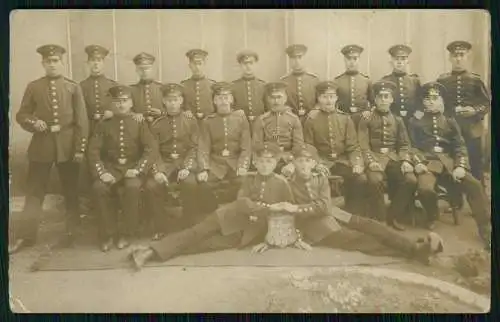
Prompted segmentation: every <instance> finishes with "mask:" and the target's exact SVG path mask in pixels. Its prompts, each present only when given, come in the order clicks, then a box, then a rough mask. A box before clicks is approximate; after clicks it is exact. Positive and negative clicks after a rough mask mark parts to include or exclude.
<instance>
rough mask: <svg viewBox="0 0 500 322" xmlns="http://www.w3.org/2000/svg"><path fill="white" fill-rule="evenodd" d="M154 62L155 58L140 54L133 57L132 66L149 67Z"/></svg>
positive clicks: (143, 53)
mask: <svg viewBox="0 0 500 322" xmlns="http://www.w3.org/2000/svg"><path fill="white" fill-rule="evenodd" d="M154 62H155V56H153V55H151V54H148V53H145V52H142V53H139V54H137V55H136V56H135V57H134V64H136V65H143V64H144V65H151V64H153V63H154Z"/></svg>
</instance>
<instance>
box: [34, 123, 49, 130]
mask: <svg viewBox="0 0 500 322" xmlns="http://www.w3.org/2000/svg"><path fill="white" fill-rule="evenodd" d="M33 127H34V128H35V130H37V131H38V132H43V131H45V130H47V123H45V121H43V120H36V121H35V124H33Z"/></svg>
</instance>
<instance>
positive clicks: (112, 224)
mask: <svg viewBox="0 0 500 322" xmlns="http://www.w3.org/2000/svg"><path fill="white" fill-rule="evenodd" d="M115 190H116V187H113V186H111V185H109V184H106V183H104V182H102V181H101V180H95V181H94V183H93V185H92V191H93V194H94V199H95V204H96V206H97V210H98V216H99V236H100V238H101V240H102V241H105V240H107V239H108V238H112V237H114V236H115V234H116V230H117V225H118V223H117V218H116V207H115V206H114V203H115V198H113V197H115V192H116V191H115Z"/></svg>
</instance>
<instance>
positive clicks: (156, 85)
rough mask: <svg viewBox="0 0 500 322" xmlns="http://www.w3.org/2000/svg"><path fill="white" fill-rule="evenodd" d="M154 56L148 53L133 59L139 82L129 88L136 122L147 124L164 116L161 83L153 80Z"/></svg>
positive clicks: (140, 54)
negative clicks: (143, 121)
mask: <svg viewBox="0 0 500 322" xmlns="http://www.w3.org/2000/svg"><path fill="white" fill-rule="evenodd" d="M154 62H155V56H153V55H151V54H148V53H144V52H142V53H139V54H138V55H136V56H135V57H134V64H135V68H136V72H137V74H138V75H139V78H140V80H139V82H138V83H137V84H134V85H132V86H131V89H132V99H133V102H134V107H133V111H134V112H135V113H136V116H135V118H136V119H137V120H140V121H142V120H144V119H146V120H147V121H148V122H149V123H151V122H153V121H154V120H155V119H157V118H158V117H160V116H163V115H166V111H165V109H164V107H163V104H162V95H161V86H162V85H161V83H160V82H158V81H155V80H154V79H153V73H154V70H153V64H154Z"/></svg>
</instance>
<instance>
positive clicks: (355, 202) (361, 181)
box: [331, 163, 368, 215]
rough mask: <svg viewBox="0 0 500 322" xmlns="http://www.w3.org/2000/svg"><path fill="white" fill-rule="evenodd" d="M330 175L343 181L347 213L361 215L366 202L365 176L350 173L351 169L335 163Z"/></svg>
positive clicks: (366, 180)
mask: <svg viewBox="0 0 500 322" xmlns="http://www.w3.org/2000/svg"><path fill="white" fill-rule="evenodd" d="M331 173H332V174H334V175H339V176H342V178H343V179H344V183H343V185H344V200H345V208H346V210H347V211H348V212H350V213H353V214H356V215H363V213H364V209H365V204H366V202H367V197H368V196H367V183H368V179H367V177H366V174H364V173H363V174H354V173H352V167H350V166H347V165H344V164H341V163H337V164H336V165H335V166H334V167H333V168H332V169H331Z"/></svg>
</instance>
